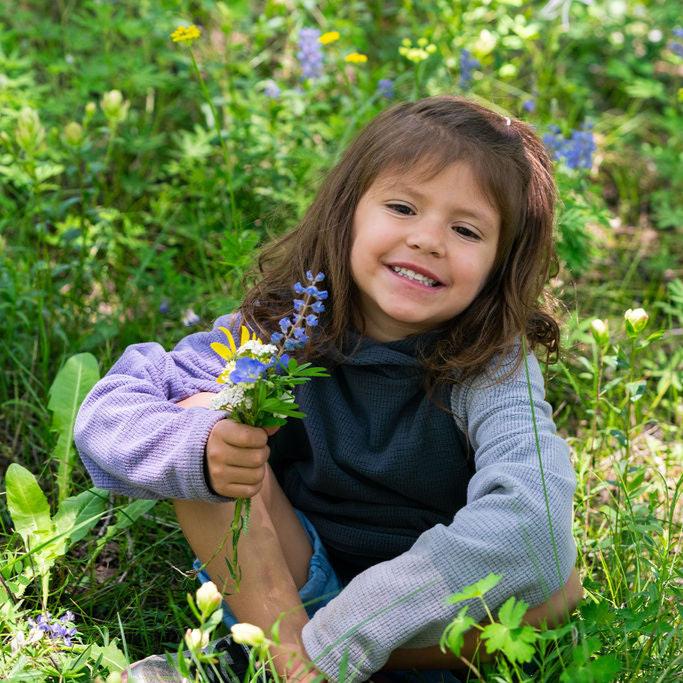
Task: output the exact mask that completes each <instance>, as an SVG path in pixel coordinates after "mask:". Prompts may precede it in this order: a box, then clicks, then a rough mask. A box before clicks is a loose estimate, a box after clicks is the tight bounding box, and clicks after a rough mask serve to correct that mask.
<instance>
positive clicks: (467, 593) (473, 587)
mask: <svg viewBox="0 0 683 683" xmlns="http://www.w3.org/2000/svg"><path fill="white" fill-rule="evenodd" d="M501 578H502V577H501V576H500V574H493V573H491V574H489V575H488V576H485V577H484V578H483V579H479V581H477V582H476V583H472V584H470V585H469V586H465V587H464V588H463V589H462V590H461V591H460V592H459V593H455V594H453V595H451V596H449V597H448V598H446V602H447V603H451V604H452V603H455V602H460V601H461V600H470V599H471V598H481V597H482V596H483V595H484V594H485V593H488V592H489V591H490V590H491V589H492V588H493V587H494V586H496V585H498V582H499V581H500V580H501Z"/></svg>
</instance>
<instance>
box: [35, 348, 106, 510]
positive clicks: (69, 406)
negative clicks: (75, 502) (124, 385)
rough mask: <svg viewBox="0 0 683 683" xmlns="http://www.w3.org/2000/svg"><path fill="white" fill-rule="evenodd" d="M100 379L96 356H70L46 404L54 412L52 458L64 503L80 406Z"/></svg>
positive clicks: (72, 459)
mask: <svg viewBox="0 0 683 683" xmlns="http://www.w3.org/2000/svg"><path fill="white" fill-rule="evenodd" d="M99 378H100V370H99V367H98V365H97V360H96V359H95V356H93V355H92V354H90V353H79V354H76V355H75V356H71V358H69V359H68V360H67V361H66V363H65V364H64V367H63V368H62V369H61V370H60V371H59V372H58V373H57V377H55V380H54V382H53V383H52V386H51V387H50V392H49V395H50V400H49V402H48V404H47V407H48V408H49V410H51V411H52V429H53V430H55V431H57V432H58V433H59V438H58V440H57V446H56V447H55V450H54V451H53V453H52V457H53V458H55V459H56V460H57V463H58V469H57V499H58V500H59V501H60V502H61V501H63V500H65V499H66V497H67V496H68V495H69V488H70V486H71V480H72V477H71V472H72V470H73V465H74V460H75V450H74V448H73V428H74V423H75V422H76V415H77V413H78V409H79V407H80V405H81V403H83V399H84V398H85V396H86V394H87V393H88V392H89V391H90V389H92V387H93V386H94V384H95V382H97V380H98V379H99Z"/></svg>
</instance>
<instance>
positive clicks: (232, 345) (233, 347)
mask: <svg viewBox="0 0 683 683" xmlns="http://www.w3.org/2000/svg"><path fill="white" fill-rule="evenodd" d="M218 329H219V330H220V331H221V332H222V333H223V334H224V335H225V336H226V337H227V338H228V344H230V351H232V354H233V355H234V354H236V353H237V346H236V345H235V340H234V339H233V338H232V332H230V330H229V329H228V328H227V327H219V328H218ZM226 360H227V359H226Z"/></svg>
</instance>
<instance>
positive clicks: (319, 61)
mask: <svg viewBox="0 0 683 683" xmlns="http://www.w3.org/2000/svg"><path fill="white" fill-rule="evenodd" d="M319 38H320V31H318V29H317V28H302V29H301V31H299V51H298V52H297V53H296V56H297V58H298V59H299V63H300V64H301V74H302V76H303V78H320V76H322V74H323V53H322V50H321V49H320V42H319V41H318V39H319Z"/></svg>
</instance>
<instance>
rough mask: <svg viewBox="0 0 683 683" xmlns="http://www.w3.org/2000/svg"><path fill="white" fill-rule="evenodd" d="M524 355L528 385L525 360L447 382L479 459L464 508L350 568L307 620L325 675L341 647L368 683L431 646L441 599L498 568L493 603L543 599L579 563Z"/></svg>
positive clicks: (336, 667) (552, 441) (310, 646)
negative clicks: (393, 550)
mask: <svg viewBox="0 0 683 683" xmlns="http://www.w3.org/2000/svg"><path fill="white" fill-rule="evenodd" d="M508 362H509V361H508ZM527 362H528V366H529V382H528V383H527V378H526V372H525V367H524V364H522V366H521V368H520V369H518V371H516V372H515V373H514V374H513V375H511V376H509V377H507V378H506V377H505V375H506V373H507V374H509V370H510V367H509V366H508V365H507V363H504V364H503V365H502V366H501V367H500V368H498V369H497V370H495V371H492V374H491V375H490V376H489V378H487V379H484V378H478V379H477V380H476V381H475V382H472V383H470V385H460V386H456V387H454V389H453V392H452V395H451V406H452V410H453V414H454V417H455V419H456V423H458V424H459V426H460V427H461V428H462V429H463V431H464V432H465V433H466V434H467V435H468V438H469V440H470V443H471V444H472V447H473V448H474V450H475V463H476V472H475V474H474V475H473V476H472V479H471V480H470V483H469V486H468V489H467V504H466V505H465V507H464V508H462V509H461V510H459V511H458V512H457V514H456V515H455V518H454V519H453V522H452V523H451V524H450V525H448V526H445V525H442V524H438V525H436V526H435V527H433V528H431V529H429V530H427V531H425V532H424V533H423V534H422V535H421V536H420V537H419V538H418V539H417V541H416V542H415V544H414V545H413V546H412V548H410V550H408V551H406V552H405V553H403V554H402V555H399V556H398V557H396V558H394V559H393V560H389V561H386V562H381V563H379V564H377V565H374V566H373V567H370V568H369V569H367V570H366V571H364V572H362V573H361V574H359V575H358V576H356V577H355V578H354V579H353V580H352V581H351V582H350V583H349V584H348V586H346V587H345V588H344V589H343V590H342V591H341V593H340V594H339V595H338V596H337V597H336V598H334V599H333V600H332V601H331V602H329V603H328V604H327V605H326V606H325V607H323V608H322V609H320V610H319V611H318V612H316V614H315V616H314V617H313V618H312V619H311V621H309V622H308V623H307V624H306V625H305V626H304V629H303V633H302V636H303V642H304V647H305V648H306V652H307V654H308V656H309V657H310V658H311V659H312V660H313V661H314V662H315V663H316V665H317V666H318V668H319V669H320V670H321V671H323V672H324V673H325V674H326V677H327V679H328V680H330V681H332V683H336V682H337V681H338V680H339V671H340V668H341V665H342V659H343V657H344V653H345V652H347V653H348V661H347V680H353V681H356V680H361V681H364V680H367V679H368V678H370V676H371V675H372V674H373V673H374V672H375V671H379V670H380V669H381V668H382V666H383V665H384V664H385V662H386V661H387V659H388V657H389V655H390V654H391V652H392V651H393V650H395V649H397V648H399V647H405V648H421V647H428V646H433V645H436V644H437V643H438V642H439V637H440V635H441V633H443V630H444V629H445V627H446V625H447V624H448V623H449V622H450V621H451V620H452V619H453V618H454V617H455V616H456V614H457V613H458V610H459V609H461V608H462V606H463V605H462V604H458V605H449V604H447V603H446V601H445V599H446V598H447V597H448V596H449V595H450V594H452V593H455V592H457V591H459V590H461V589H462V588H464V587H465V586H467V585H469V584H471V583H473V582H475V581H477V580H479V579H481V578H483V577H485V576H486V575H487V574H488V573H489V572H495V573H497V574H500V575H501V576H502V579H501V581H500V583H499V584H498V585H497V586H496V587H495V588H494V589H493V590H491V591H490V592H489V593H488V594H487V596H486V599H487V604H488V605H489V607H490V608H491V609H496V608H497V607H499V606H500V605H501V604H502V603H503V602H504V601H505V600H506V599H507V598H508V597H509V596H511V595H515V596H518V597H520V598H522V599H524V600H525V601H527V603H528V604H529V605H531V606H535V605H538V604H540V603H542V602H543V601H545V600H547V599H548V597H549V596H550V594H551V593H553V592H554V591H556V590H557V589H558V588H560V587H561V586H562V585H564V583H565V582H566V581H567V579H568V577H569V574H570V572H571V570H572V568H573V566H574V563H575V561H576V546H575V543H574V539H573V536H572V502H573V494H574V489H575V475H574V472H573V468H572V465H571V462H570V459H569V449H568V447H567V444H566V443H565V441H563V440H562V439H561V438H560V437H559V436H558V435H557V433H556V430H555V425H554V423H553V420H552V409H551V407H550V405H549V404H548V403H547V402H546V401H545V399H544V388H543V376H542V374H541V370H540V367H539V365H538V361H537V360H536V358H535V357H534V356H533V355H532V354H529V355H528V357H527ZM495 380H501V381H495ZM534 422H535V423H536V428H535V427H534ZM536 434H537V437H538V446H539V448H540V454H539V452H538V451H537V447H536V443H537V441H536ZM469 614H470V616H472V617H474V618H475V619H476V620H477V621H481V620H482V619H483V618H484V617H485V612H484V610H483V607H482V605H481V603H480V602H479V601H469Z"/></svg>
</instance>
